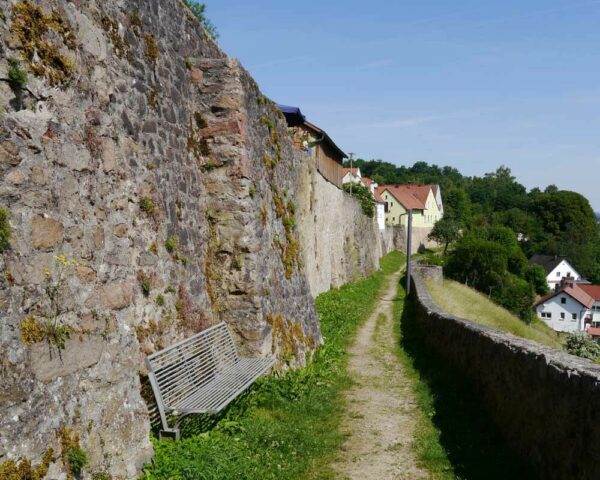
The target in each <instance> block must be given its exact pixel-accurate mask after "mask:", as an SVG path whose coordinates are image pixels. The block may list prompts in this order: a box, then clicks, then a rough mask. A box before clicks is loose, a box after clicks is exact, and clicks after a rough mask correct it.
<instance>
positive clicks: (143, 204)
mask: <svg viewBox="0 0 600 480" xmlns="http://www.w3.org/2000/svg"><path fill="white" fill-rule="evenodd" d="M155 208H156V207H155V206H154V201H153V200H152V199H151V198H150V197H142V198H140V210H141V211H142V212H144V213H147V214H148V215H152V214H154V209H155Z"/></svg>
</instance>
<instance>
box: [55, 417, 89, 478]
mask: <svg viewBox="0 0 600 480" xmlns="http://www.w3.org/2000/svg"><path fill="white" fill-rule="evenodd" d="M59 437H60V445H61V452H60V456H61V459H62V461H63V464H64V465H65V467H66V468H67V470H68V471H69V473H71V474H73V475H77V476H79V474H80V473H81V471H82V470H83V468H84V467H85V466H86V465H87V464H88V458H87V453H86V452H85V451H84V450H83V449H82V448H81V446H80V445H79V434H78V433H77V432H75V431H73V430H71V429H69V428H66V427H62V428H61V429H60V432H59Z"/></svg>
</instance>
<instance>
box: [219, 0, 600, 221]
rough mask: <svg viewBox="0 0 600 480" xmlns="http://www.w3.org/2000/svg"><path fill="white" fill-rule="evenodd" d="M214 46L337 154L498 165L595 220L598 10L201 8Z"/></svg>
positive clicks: (394, 5)
mask: <svg viewBox="0 0 600 480" xmlns="http://www.w3.org/2000/svg"><path fill="white" fill-rule="evenodd" d="M207 14H208V16H209V17H210V18H211V20H212V21H213V22H214V23H215V24H216V26H217V28H218V30H219V32H220V38H219V43H220V44H221V46H222V47H223V48H224V49H225V51H226V52H227V53H228V54H229V55H231V56H233V57H236V58H239V59H240V61H241V62H242V64H243V65H244V66H245V67H246V68H247V69H248V70H249V71H250V72H251V73H252V75H253V76H254V78H255V79H256V80H257V81H258V83H259V85H260V87H261V89H262V91H263V92H264V93H265V94H266V95H267V96H269V97H270V98H272V99H273V100H275V101H277V102H280V103H285V104H288V105H296V106H299V107H300V108H301V109H302V111H303V113H304V114H305V115H307V117H308V118H309V120H311V121H312V122H314V123H316V124H317V125H319V126H320V127H322V128H323V129H325V130H327V132H328V133H329V134H330V136H331V137H332V138H333V139H334V141H335V142H336V143H338V145H339V146H340V147H341V148H342V149H343V150H344V151H346V152H355V153H356V155H357V156H359V157H362V158H367V159H369V158H381V159H383V160H386V161H389V162H392V163H395V164H398V165H403V164H404V165H412V164H413V163H414V162H416V161H421V160H422V161H426V162H429V163H436V164H438V165H452V166H454V167H456V168H458V169H459V170H460V171H461V172H463V173H464V174H466V175H481V174H483V173H485V172H488V171H492V170H494V169H495V168H496V167H497V166H499V165H501V164H504V165H507V166H509V167H510V168H511V169H512V171H513V173H514V174H515V176H516V177H517V178H518V179H519V181H521V183H523V184H525V185H526V186H527V187H528V188H531V187H534V186H540V187H542V188H544V187H545V186H546V185H548V184H552V183H554V184H556V185H558V186H559V187H560V188H563V189H569V190H575V191H578V192H580V193H582V194H584V195H585V196H586V197H588V198H589V200H590V202H591V203H592V206H593V207H594V208H595V210H597V211H598V210H600V188H599V187H598V185H599V182H598V180H599V178H598V177H599V175H600V27H599V25H600V0H519V1H517V0H503V1H491V0H488V1H482V0H477V1H474V0H420V1H419V0H413V1H396V2H393V1H391V0H388V1H385V2H384V1H381V0H371V1H369V2H365V1H361V2H358V1H354V0H351V1H344V2H342V1H313V0H304V1H302V2H289V1H281V0H279V1H275V0H252V1H248V0H246V1H242V0H218V1H217V0H215V1H212V2H211V1H210V0H208V6H207Z"/></svg>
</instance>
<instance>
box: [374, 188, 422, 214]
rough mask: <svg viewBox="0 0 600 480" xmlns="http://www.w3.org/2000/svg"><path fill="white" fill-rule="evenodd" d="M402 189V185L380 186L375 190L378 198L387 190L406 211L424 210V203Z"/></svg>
mask: <svg viewBox="0 0 600 480" xmlns="http://www.w3.org/2000/svg"><path fill="white" fill-rule="evenodd" d="M402 187H403V185H381V186H380V187H377V189H376V190H377V193H378V194H379V195H380V196H381V194H382V193H383V192H384V191H386V190H387V191H388V192H390V194H391V195H392V196H393V197H394V198H395V199H396V200H397V201H398V202H399V203H400V205H402V206H403V207H404V208H406V209H417V210H424V209H425V203H424V202H422V201H421V200H419V199H418V198H417V197H416V196H415V195H413V194H412V193H410V192H408V191H407V190H406V189H404V188H402Z"/></svg>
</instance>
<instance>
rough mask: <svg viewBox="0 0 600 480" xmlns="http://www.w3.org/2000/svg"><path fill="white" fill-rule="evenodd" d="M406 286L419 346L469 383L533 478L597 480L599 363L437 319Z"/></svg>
mask: <svg viewBox="0 0 600 480" xmlns="http://www.w3.org/2000/svg"><path fill="white" fill-rule="evenodd" d="M413 282H414V286H415V288H414V289H413V290H412V294H413V295H414V296H416V303H417V321H418V324H419V325H420V327H421V330H422V332H423V338H424V340H425V342H426V344H427V346H428V347H429V348H430V349H431V351H432V352H434V353H435V354H437V355H440V356H441V357H442V358H443V359H445V360H446V361H447V362H448V363H449V364H451V365H453V366H454V367H455V368H457V369H459V370H460V371H461V372H462V373H464V375H466V376H467V377H468V378H469V379H470V380H471V381H472V382H473V384H474V386H475V389H476V391H477V392H479V394H480V395H481V400H482V402H483V403H484V405H485V406H486V407H487V409H488V411H489V412H490V414H491V416H492V417H493V418H494V420H495V422H496V423H497V425H498V427H499V428H500V430H501V431H502V432H503V433H504V434H505V436H506V438H507V439H508V441H509V442H510V443H511V444H512V445H513V446H514V447H515V450H516V451H518V452H521V453H522V455H523V456H524V457H525V458H527V460H528V461H529V462H530V463H531V464H533V465H534V466H535V467H536V468H537V470H538V472H539V478H544V479H573V478H577V479H581V480H585V479H589V480H592V479H597V478H600V462H598V458H597V445H599V442H600V423H599V422H598V415H599V413H598V412H600V365H596V364H594V363H593V362H591V361H588V360H584V359H581V358H578V357H574V356H572V355H569V354H567V353H564V352H561V351H558V350H554V349H551V348H549V347H546V346H544V345H540V344H538V343H536V342H532V341H529V340H524V339H521V338H518V337H515V336H513V335H511V334H508V333H504V332H501V331H498V330H495V329H492V328H489V327H486V326H483V325H479V324H477V323H474V322H471V321H469V320H465V319H461V318H458V317H455V316H453V315H449V314H447V313H444V312H442V311H441V310H439V309H438V308H437V306H436V305H435V304H434V303H433V302H432V300H431V297H430V296H429V293H428V292H427V289H426V287H425V286H424V284H423V281H422V279H421V277H420V276H419V275H418V274H414V275H413Z"/></svg>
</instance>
